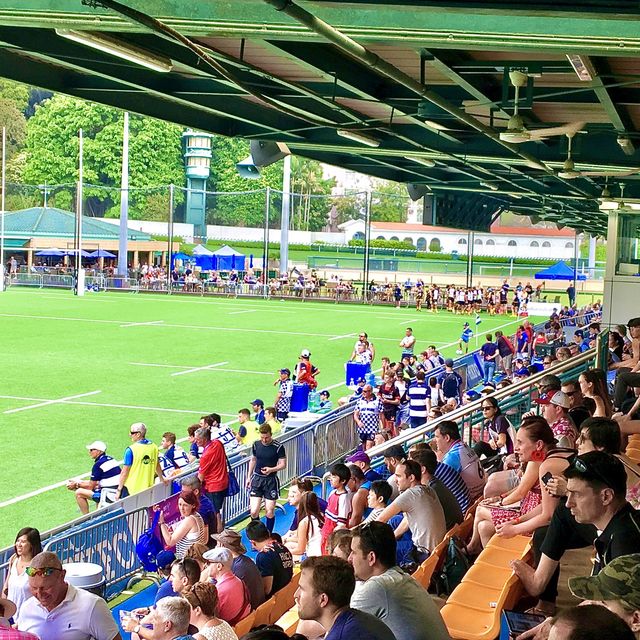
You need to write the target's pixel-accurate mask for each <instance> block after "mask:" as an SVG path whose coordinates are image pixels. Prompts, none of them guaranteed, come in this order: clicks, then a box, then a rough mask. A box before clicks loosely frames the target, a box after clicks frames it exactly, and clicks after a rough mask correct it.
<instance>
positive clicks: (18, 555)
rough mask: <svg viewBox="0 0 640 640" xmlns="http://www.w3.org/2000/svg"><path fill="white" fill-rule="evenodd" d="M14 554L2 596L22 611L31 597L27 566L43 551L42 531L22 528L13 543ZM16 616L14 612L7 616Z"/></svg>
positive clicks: (10, 559)
mask: <svg viewBox="0 0 640 640" xmlns="http://www.w3.org/2000/svg"><path fill="white" fill-rule="evenodd" d="M13 550H14V554H13V555H12V556H11V557H10V558H9V567H8V570H7V574H6V575H7V577H6V578H5V581H4V585H3V587H2V596H3V597H5V598H8V599H9V600H10V601H11V602H12V603H13V604H14V605H15V607H16V609H17V611H20V607H21V606H22V603H23V602H24V601H25V600H28V599H29V598H30V597H31V589H30V588H29V576H28V575H27V567H28V566H29V565H30V563H31V560H32V559H33V558H34V556H37V555H38V554H39V553H40V552H41V551H42V542H41V541H40V532H39V531H38V530H37V529H34V528H32V527H24V528H23V529H20V531H18V533H17V535H16V539H15V542H14V545H13ZM5 617H7V618H10V617H15V615H14V614H11V615H9V616H5Z"/></svg>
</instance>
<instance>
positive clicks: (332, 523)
mask: <svg viewBox="0 0 640 640" xmlns="http://www.w3.org/2000/svg"><path fill="white" fill-rule="evenodd" d="M349 480H351V470H350V469H349V467H347V465H346V464H341V463H338V464H334V465H333V467H331V469H329V482H330V483H331V493H330V494H329V497H328V498H327V508H326V509H325V512H324V516H325V520H324V525H323V526H322V545H323V548H324V549H326V544H327V538H328V537H329V536H330V535H331V534H332V533H333V531H335V530H336V529H344V528H346V526H347V524H348V523H349V518H350V517H351V500H352V498H353V494H352V493H351V492H350V491H348V490H347V483H348V482H349Z"/></svg>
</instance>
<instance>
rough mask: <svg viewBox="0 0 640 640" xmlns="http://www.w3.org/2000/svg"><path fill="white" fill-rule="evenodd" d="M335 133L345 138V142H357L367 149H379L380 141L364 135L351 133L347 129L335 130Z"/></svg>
mask: <svg viewBox="0 0 640 640" xmlns="http://www.w3.org/2000/svg"><path fill="white" fill-rule="evenodd" d="M336 133H337V134H338V135H339V136H340V137H341V138H346V139H347V140H353V141H354V142H359V143H360V144H366V145H367V147H374V148H376V147H379V146H380V140H376V139H375V138H371V137H369V136H367V135H365V134H364V133H359V132H358V131H351V130H349V129H337V130H336Z"/></svg>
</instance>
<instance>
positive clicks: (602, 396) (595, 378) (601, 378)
mask: <svg viewBox="0 0 640 640" xmlns="http://www.w3.org/2000/svg"><path fill="white" fill-rule="evenodd" d="M578 382H579V383H580V390H581V391H582V395H583V397H585V398H591V399H592V400H593V401H594V402H595V403H596V410H595V411H594V412H593V414H592V415H593V417H594V418H610V417H611V415H612V414H613V405H612V403H611V399H610V398H609V394H608V392H607V378H606V374H605V372H604V371H602V369H587V371H583V372H582V373H581V374H580V376H579V378H578Z"/></svg>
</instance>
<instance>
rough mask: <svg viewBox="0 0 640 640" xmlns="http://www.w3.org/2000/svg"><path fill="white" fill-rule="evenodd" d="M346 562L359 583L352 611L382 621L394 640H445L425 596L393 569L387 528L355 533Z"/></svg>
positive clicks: (391, 540)
mask: <svg viewBox="0 0 640 640" xmlns="http://www.w3.org/2000/svg"><path fill="white" fill-rule="evenodd" d="M349 562H350V563H351V564H352V565H353V571H354V573H355V576H356V579H357V580H361V581H362V584H361V586H360V587H359V588H358V589H357V591H356V592H355V593H354V594H353V595H352V596H351V606H352V607H353V608H354V609H357V610H359V611H364V612H366V613H370V614H371V615H373V616H375V617H376V618H378V619H379V620H382V622H384V623H385V624H386V625H387V626H388V627H389V629H391V631H392V633H393V635H394V637H395V638H396V640H449V633H448V631H447V628H446V627H445V624H444V620H443V619H442V616H441V615H440V611H439V610H438V607H437V606H436V604H435V603H434V601H433V599H432V598H431V596H430V595H429V593H428V592H427V591H426V589H423V588H422V587H421V586H420V585H419V584H418V582H417V581H416V580H414V579H413V578H412V577H411V576H410V575H409V574H407V573H405V572H404V571H402V569H400V567H398V566H397V565H396V540H395V537H394V533H393V529H392V528H391V527H390V526H389V525H388V524H383V523H381V522H372V523H371V524H370V525H369V526H368V527H363V528H359V529H356V530H355V531H354V532H353V537H352V538H351V554H350V556H349Z"/></svg>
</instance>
